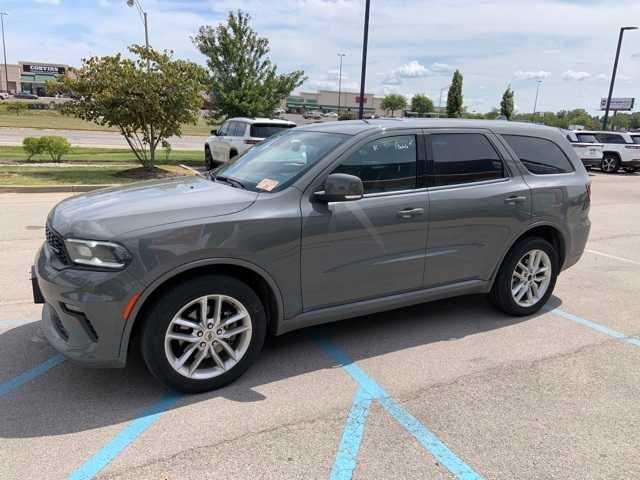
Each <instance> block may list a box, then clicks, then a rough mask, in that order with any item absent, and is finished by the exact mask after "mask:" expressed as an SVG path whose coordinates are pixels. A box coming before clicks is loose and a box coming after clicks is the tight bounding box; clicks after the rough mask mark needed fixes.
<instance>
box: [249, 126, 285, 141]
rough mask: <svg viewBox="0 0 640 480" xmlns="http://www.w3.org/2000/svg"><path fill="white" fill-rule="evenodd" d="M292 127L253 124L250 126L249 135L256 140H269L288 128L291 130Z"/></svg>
mask: <svg viewBox="0 0 640 480" xmlns="http://www.w3.org/2000/svg"><path fill="white" fill-rule="evenodd" d="M293 127H294V126H293V125H270V124H259V123H254V124H253V125H251V135H250V136H252V137H257V138H269V137H270V136H272V135H275V134H276V133H280V132H282V131H283V130H287V129H289V128H293Z"/></svg>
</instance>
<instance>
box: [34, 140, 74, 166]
mask: <svg viewBox="0 0 640 480" xmlns="http://www.w3.org/2000/svg"><path fill="white" fill-rule="evenodd" d="M40 145H41V147H42V151H43V152H44V153H47V154H49V157H51V160H52V161H53V162H60V161H61V160H62V156H63V155H66V154H67V153H69V152H70V151H71V145H70V144H69V142H68V141H67V139H66V138H63V137H40Z"/></svg>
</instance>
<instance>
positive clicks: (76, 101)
mask: <svg viewBox="0 0 640 480" xmlns="http://www.w3.org/2000/svg"><path fill="white" fill-rule="evenodd" d="M129 51H130V52H131V53H132V54H133V55H134V56H135V58H134V59H127V58H123V57H122V56H121V55H120V54H118V55H115V56H105V57H92V58H89V59H85V60H83V61H82V66H81V67H80V68H79V69H76V70H75V71H74V72H73V75H70V76H69V77H65V78H60V79H58V80H57V81H56V82H53V83H51V84H50V85H49V87H50V88H51V91H53V92H56V93H63V94H65V95H67V96H69V97H71V98H73V100H71V101H69V102H67V103H65V104H64V106H63V107H62V112H63V113H64V114H66V115H72V116H75V117H78V118H81V119H83V120H88V121H92V122H95V123H97V124H98V125H106V126H109V127H116V128H118V129H119V130H120V133H121V134H122V136H123V137H124V138H125V140H126V141H127V143H128V145H129V147H131V150H132V151H133V153H134V154H135V156H136V158H137V159H138V161H139V162H140V163H141V164H142V166H143V167H145V168H147V169H149V170H151V169H153V168H154V163H155V159H156V149H157V148H158V146H159V145H160V144H161V142H162V141H163V140H166V139H168V138H169V137H172V136H174V135H177V136H179V135H181V133H182V125H183V124H185V123H191V124H195V123H196V122H197V120H198V116H199V115H200V107H201V105H202V98H201V95H200V94H201V92H202V90H203V83H204V80H205V79H206V72H205V70H204V69H203V68H202V67H200V66H198V65H196V64H195V63H192V62H187V61H184V60H174V59H173V57H172V54H171V52H167V51H164V52H158V51H156V50H153V49H149V50H147V49H146V48H144V47H141V46H138V45H134V46H131V47H129Z"/></svg>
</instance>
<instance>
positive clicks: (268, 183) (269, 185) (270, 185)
mask: <svg viewBox="0 0 640 480" xmlns="http://www.w3.org/2000/svg"><path fill="white" fill-rule="evenodd" d="M279 183H280V182H278V181H277V180H271V179H270V178H265V179H264V180H260V181H259V182H258V184H257V185H256V188H259V189H260V190H265V191H267V192H270V191H271V190H273V189H274V188H276V187H277V186H278V184H279Z"/></svg>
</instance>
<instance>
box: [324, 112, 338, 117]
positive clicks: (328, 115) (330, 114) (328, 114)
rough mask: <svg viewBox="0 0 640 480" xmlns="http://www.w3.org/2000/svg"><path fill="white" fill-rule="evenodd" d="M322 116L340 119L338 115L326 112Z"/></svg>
mask: <svg viewBox="0 0 640 480" xmlns="http://www.w3.org/2000/svg"><path fill="white" fill-rule="evenodd" d="M322 116H323V117H326V118H338V114H337V113H336V112H326V113H323V114H322Z"/></svg>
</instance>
